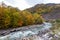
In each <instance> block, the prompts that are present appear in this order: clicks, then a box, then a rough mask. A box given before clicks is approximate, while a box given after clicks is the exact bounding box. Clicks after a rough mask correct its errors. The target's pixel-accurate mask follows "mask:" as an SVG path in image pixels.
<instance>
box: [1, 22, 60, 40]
mask: <svg viewBox="0 0 60 40" xmlns="http://www.w3.org/2000/svg"><path fill="white" fill-rule="evenodd" d="M51 27H52V24H51V23H44V24H41V25H33V26H30V27H22V28H17V29H12V30H10V32H9V31H8V34H7V31H6V32H3V34H2V35H5V36H2V35H1V36H0V40H60V36H59V35H60V34H59V35H57V34H54V33H53V32H52V30H50V28H51Z"/></svg>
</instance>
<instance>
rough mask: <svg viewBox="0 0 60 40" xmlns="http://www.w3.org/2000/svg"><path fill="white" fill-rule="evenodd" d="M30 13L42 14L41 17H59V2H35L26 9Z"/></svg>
mask: <svg viewBox="0 0 60 40" xmlns="http://www.w3.org/2000/svg"><path fill="white" fill-rule="evenodd" d="M26 10H28V11H30V12H31V13H38V14H42V16H43V18H44V19H46V20H49V19H60V4H54V3H49V4H37V5H35V6H34V7H32V8H29V9H26Z"/></svg>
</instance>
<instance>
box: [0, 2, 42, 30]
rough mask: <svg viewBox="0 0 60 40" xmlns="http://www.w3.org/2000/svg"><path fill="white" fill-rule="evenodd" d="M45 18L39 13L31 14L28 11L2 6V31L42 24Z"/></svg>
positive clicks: (0, 10)
mask: <svg viewBox="0 0 60 40" xmlns="http://www.w3.org/2000/svg"><path fill="white" fill-rule="evenodd" d="M42 23H43V18H42V16H41V15H40V14H38V13H33V14H32V13H31V12H29V11H27V10H23V11H21V10H19V9H18V8H15V7H12V6H7V5H5V4H4V3H3V4H2V5H0V29H5V28H6V29H7V28H16V27H21V26H27V25H34V24H42Z"/></svg>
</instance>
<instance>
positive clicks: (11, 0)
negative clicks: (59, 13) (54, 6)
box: [0, 0, 60, 10]
mask: <svg viewBox="0 0 60 40" xmlns="http://www.w3.org/2000/svg"><path fill="white" fill-rule="evenodd" d="M2 1H3V2H4V3H5V4H7V5H11V6H14V7H18V8H19V9H20V10H24V9H26V8H30V7H32V6H34V5H36V4H40V3H60V0H0V2H2Z"/></svg>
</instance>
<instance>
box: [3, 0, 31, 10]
mask: <svg viewBox="0 0 60 40" xmlns="http://www.w3.org/2000/svg"><path fill="white" fill-rule="evenodd" d="M4 3H5V4H7V5H11V6H14V7H18V8H19V9H20V10H24V9H26V8H29V7H31V5H29V4H28V3H27V2H26V1H25V0H13V1H12V0H5V1H4Z"/></svg>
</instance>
